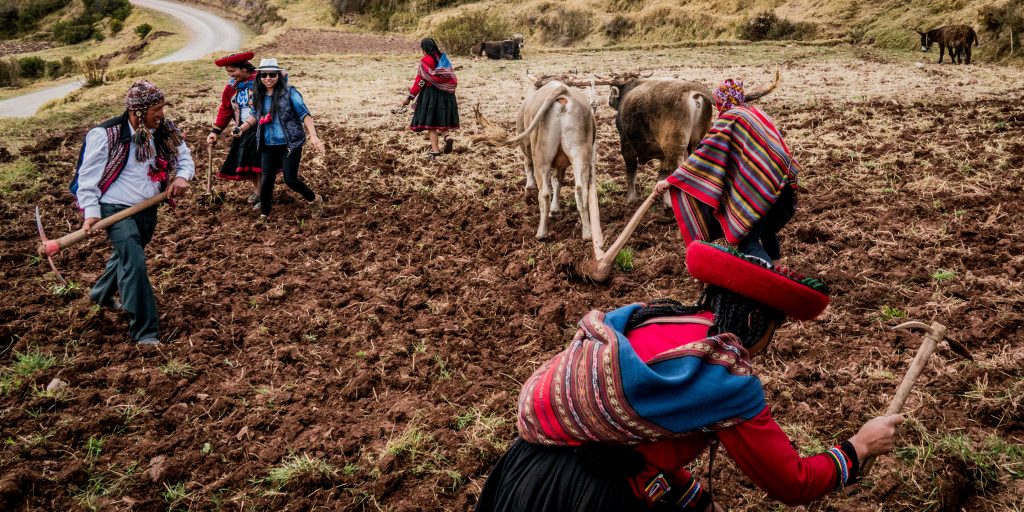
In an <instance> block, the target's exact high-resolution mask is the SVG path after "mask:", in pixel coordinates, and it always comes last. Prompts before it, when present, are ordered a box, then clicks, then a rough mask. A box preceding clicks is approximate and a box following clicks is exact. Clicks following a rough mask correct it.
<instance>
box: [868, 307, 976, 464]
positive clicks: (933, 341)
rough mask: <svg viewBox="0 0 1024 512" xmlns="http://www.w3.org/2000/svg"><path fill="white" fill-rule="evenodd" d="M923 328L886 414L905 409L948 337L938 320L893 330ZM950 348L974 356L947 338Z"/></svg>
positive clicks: (965, 355) (971, 357) (961, 354)
mask: <svg viewBox="0 0 1024 512" xmlns="http://www.w3.org/2000/svg"><path fill="white" fill-rule="evenodd" d="M914 328H917V329H923V330H924V331H925V333H924V341H923V342H921V347H920V348H918V349H917V354H916V355H915V356H914V362H912V363H911V364H910V369H909V370H907V374H906V375H904V376H903V382H900V387H899V388H897V389H896V396H895V397H893V399H892V403H890V404H889V408H888V409H887V410H886V411H885V415H886V416H890V415H893V414H899V413H900V411H902V410H903V404H904V403H906V401H907V398H908V397H909V396H910V390H912V389H913V388H914V383H915V382H917V378H918V377H920V376H921V372H923V371H924V367H925V366H927V365H928V359H929V358H931V357H932V354H934V353H935V349H936V348H938V346H939V343H941V342H942V340H944V339H945V338H946V326H945V325H942V324H940V323H938V322H932V325H930V326H929V325H927V324H925V323H924V322H917V321H910V322H903V323H902V324H900V325H897V326H896V327H893V330H898V329H907V330H909V329H914ZM947 343H949V348H950V349H951V350H952V351H953V352H955V353H956V354H957V355H959V356H962V357H964V358H966V359H969V360H971V361H973V360H974V357H973V356H971V353H970V352H968V351H967V348H966V347H964V346H963V345H961V344H960V343H957V342H956V341H953V340H947ZM874 462H875V458H874V457H868V458H867V459H865V460H864V461H863V462H862V463H861V466H860V474H861V475H862V476H867V474H868V472H869V471H870V470H871V466H872V465H874Z"/></svg>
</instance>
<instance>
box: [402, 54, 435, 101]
mask: <svg viewBox="0 0 1024 512" xmlns="http://www.w3.org/2000/svg"><path fill="white" fill-rule="evenodd" d="M420 62H422V63H424V64H426V65H427V67H428V68H430V69H434V66H436V65H437V61H436V60H434V58H433V57H431V56H430V55H424V56H423V58H422V59H420ZM424 87H430V82H428V81H426V80H424V79H423V77H421V76H420V74H419V73H416V78H415V79H413V81H412V87H410V88H409V96H412V97H413V98H415V97H416V95H417V94H419V93H420V90H421V89H423V88H424Z"/></svg>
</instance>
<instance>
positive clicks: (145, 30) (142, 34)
mask: <svg viewBox="0 0 1024 512" xmlns="http://www.w3.org/2000/svg"><path fill="white" fill-rule="evenodd" d="M152 31H153V26H152V25H150V24H149V23H143V24H142V25H137V26H136V27H135V33H136V34H138V35H139V39H145V38H146V36H148V35H149V33H150V32H152Z"/></svg>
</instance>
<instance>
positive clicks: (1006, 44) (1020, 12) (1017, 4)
mask: <svg viewBox="0 0 1024 512" xmlns="http://www.w3.org/2000/svg"><path fill="white" fill-rule="evenodd" d="M978 18H979V19H980V20H981V28H982V30H983V31H985V32H988V33H989V34H990V35H989V37H988V38H987V39H988V40H990V41H993V42H995V45H994V47H995V53H996V55H1002V54H1004V53H1007V52H1008V51H1009V50H1010V35H1011V34H1012V36H1013V38H1014V46H1015V47H1019V46H1020V39H1021V33H1022V32H1024V0H1010V1H1009V2H1007V3H1006V4H1005V5H1001V6H996V5H986V6H984V7H982V8H981V9H979V10H978ZM1004 32H1009V33H1008V34H1006V36H1005V37H1000V36H1002V35H1003V33H1004Z"/></svg>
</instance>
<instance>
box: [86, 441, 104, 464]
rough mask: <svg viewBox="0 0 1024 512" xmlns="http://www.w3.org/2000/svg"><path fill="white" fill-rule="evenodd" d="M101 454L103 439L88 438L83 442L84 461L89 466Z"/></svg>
mask: <svg viewBox="0 0 1024 512" xmlns="http://www.w3.org/2000/svg"><path fill="white" fill-rule="evenodd" d="M102 453H103V437H98V438H97V437H95V436H89V439H87V440H86V441H85V460H86V461H88V462H89V464H90V465H91V464H92V463H93V462H96V459H98V458H99V457H100V455H101V454H102Z"/></svg>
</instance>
